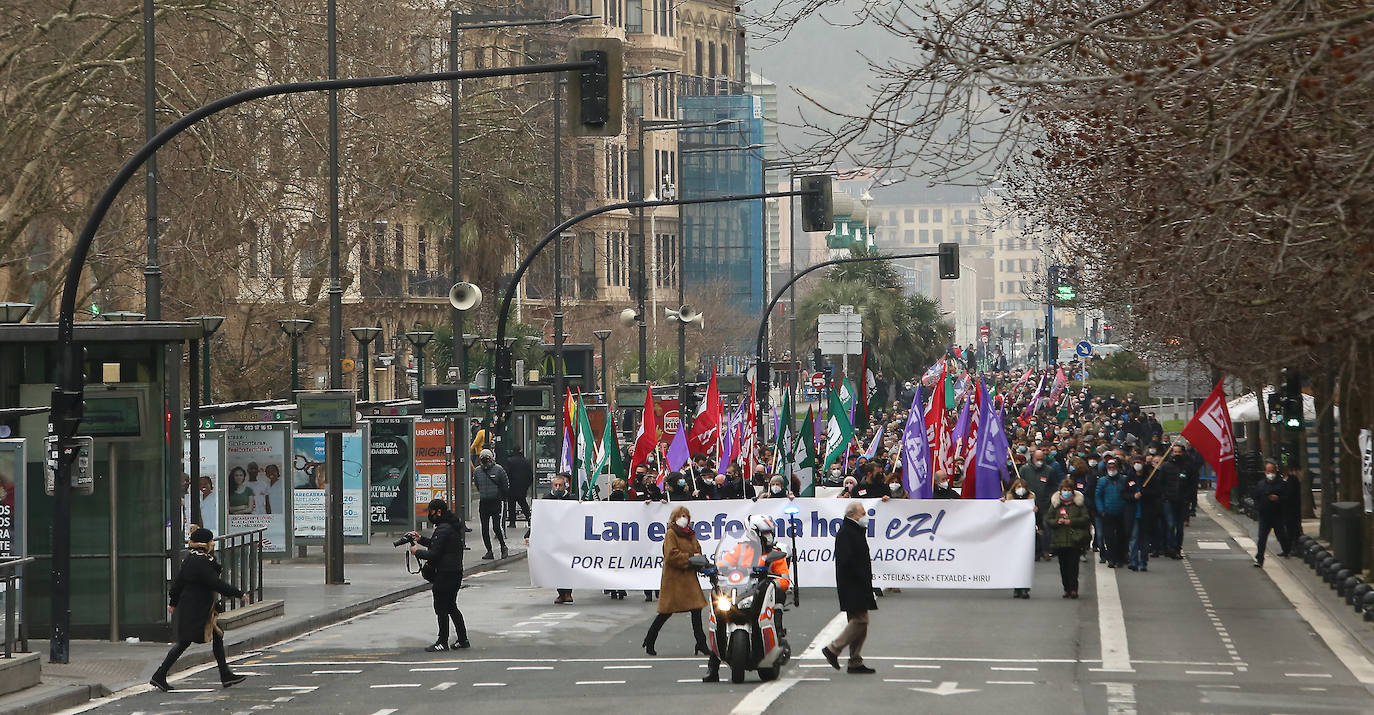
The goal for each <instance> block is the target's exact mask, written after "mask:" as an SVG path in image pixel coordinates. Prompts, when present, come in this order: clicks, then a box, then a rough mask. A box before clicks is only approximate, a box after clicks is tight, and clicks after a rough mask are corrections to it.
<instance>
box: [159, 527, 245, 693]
mask: <svg viewBox="0 0 1374 715" xmlns="http://www.w3.org/2000/svg"><path fill="white" fill-rule="evenodd" d="M214 542H215V535H214V534H213V533H212V532H211V531H210V530H209V529H204V528H197V529H196V530H195V531H192V532H191V537H190V539H189V540H188V541H187V545H186V546H187V549H188V550H187V552H186V558H184V559H182V561H181V567H180V568H178V569H177V576H176V578H175V579H174V580H173V581H172V588H171V590H170V592H169V594H168V599H167V601H168V603H169V604H170V605H169V606H168V610H170V611H171V612H172V638H173V639H174V640H175V644H174V645H172V649H171V650H169V651H167V657H166V658H165V659H164V660H163V661H162V665H160V666H158V669H157V672H155V673H153V677H152V679H150V680H149V681H148V684H149V685H152V686H153V687H155V688H157V689H159V690H161V691H163V692H169V691H171V690H172V686H171V685H169V684H168V683H167V674H168V673H169V672H171V670H172V665H173V664H175V663H176V662H177V658H180V657H181V654H182V653H184V652H186V649H187V648H189V647H191V644H192V643H204V642H205V641H207V640H208V641H210V644H211V645H210V648H211V649H212V650H213V651H214V653H215V662H216V663H217V664H218V665H219V681H220V683H221V684H222V685H223V686H224V687H226V688H227V687H229V686H231V685H235V684H238V683H242V682H243V681H244V680H245V677H244V676H242V675H238V674H237V673H234V672H233V671H231V670H229V664H228V663H227V662H225V658H224V631H222V630H220V628H219V626H218V625H216V624H215V616H216V615H217V614H218V613H219V610H218V604H217V602H218V601H219V597H220V596H223V597H225V598H243V591H240V590H239V589H238V588H237V587H235V586H234V585H233V584H230V583H226V582H225V581H223V580H222V579H220V577H219V574H220V572H221V571H222V570H224V567H223V566H221V565H220V564H219V562H217V561H215V557H214Z"/></svg>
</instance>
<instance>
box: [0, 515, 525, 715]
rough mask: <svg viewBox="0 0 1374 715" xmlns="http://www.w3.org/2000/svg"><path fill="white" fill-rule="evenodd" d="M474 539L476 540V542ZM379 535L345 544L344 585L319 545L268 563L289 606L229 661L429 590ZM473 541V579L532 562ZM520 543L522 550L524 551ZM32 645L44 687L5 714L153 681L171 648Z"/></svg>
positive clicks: (6, 704) (44, 709) (190, 655)
mask: <svg viewBox="0 0 1374 715" xmlns="http://www.w3.org/2000/svg"><path fill="white" fill-rule="evenodd" d="M520 533H523V531H522V530H520V528H519V527H517V528H516V529H508V530H507V535H508V536H509V535H510V534H517V535H518V534H520ZM473 536H477V539H476V540H475V543H474V539H473V538H472V537H473ZM372 538H373V540H372V543H371V544H367V545H350V546H346V547H344V578H345V579H346V580H347V583H346V584H343V585H340V586H327V585H325V584H324V556H323V555H322V554H321V553H320V547H318V546H312V547H310V553H309V555H308V556H307V557H305V558H303V559H283V560H281V561H280V562H278V563H272V562H266V563H264V564H263V583H264V585H265V588H264V590H263V598H264V599H265V600H266V601H272V600H279V601H282V602H283V604H284V613H283V615H281V616H277V617H275V618H270V619H267V620H264V621H260V622H257V623H250V624H246V625H244V626H242V627H239V628H235V629H233V630H228V631H225V634H224V640H225V648H226V650H227V651H228V653H229V656H230V657H233V656H234V655H236V654H241V653H245V652H249V651H252V650H256V649H259V648H263V647H265V646H267V645H270V644H272V643H275V642H277V641H281V640H285V639H287V638H291V637H293V636H297V635H300V634H302V633H306V632H308V631H312V630H315V629H317V628H321V627H323V626H327V625H330V624H333V623H338V622H339V621H343V620H346V619H348V618H352V617H353V616H356V615H359V614H362V613H366V612H368V611H371V610H373V609H376V608H378V607H380V606H384V605H386V604H388V603H394V602H396V601H399V600H401V599H403V598H406V597H408V596H411V595H414V594H417V593H422V592H424V591H427V590H428V589H429V584H428V583H426V582H425V581H423V580H422V579H421V578H420V577H419V576H418V575H410V574H407V573H406V569H405V566H406V564H405V551H404V550H403V549H401V548H393V547H392V546H391V540H392V538H391V536H390V535H389V534H387V533H378V534H374V535H373V537H372ZM467 543H468V545H469V546H470V547H471V550H470V551H467V552H466V553H465V558H464V562H463V565H464V567H465V569H464V571H465V573H467V574H473V573H478V572H481V571H487V570H491V569H493V568H498V567H501V566H502V565H504V564H507V563H510V562H511V561H515V560H517V559H522V558H524V557H525V548H524V544H523V542H522V541H521V540H520V539H519V538H515V539H512V541H511V546H512V548H511V556H510V558H509V559H497V560H494V561H482V560H481V557H482V553H483V550H482V540H481V536H480V535H479V534H477V533H476V532H474V533H472V534H469V535H468V540H467ZM516 544H519V545H520V546H519V547H518V548H517V547H516V546H515V545H516ZM412 563H413V561H412ZM29 648H30V650H32V651H33V652H35V653H38V654H40V656H41V657H42V668H43V670H42V683H41V684H40V685H37V686H35V687H32V688H28V689H25V690H21V691H19V692H16V693H11V694H9V695H5V696H0V715H9V714H11V713H25V714H30V713H32V714H40V713H53V712H58V711H60V710H64V709H66V708H71V707H76V706H78V705H80V704H82V703H84V702H86V701H88V700H91V699H93V698H98V697H103V696H105V695H108V694H109V693H112V692H117V691H119V690H123V689H124V688H128V687H130V686H134V685H141V684H144V683H147V682H148V678H149V677H151V676H152V674H153V671H154V670H155V669H156V668H157V666H158V664H160V663H161V662H162V658H163V657H164V656H165V655H166V654H167V648H168V644H166V643H127V642H121V643H111V642H109V641H84V640H83V641H73V642H72V643H71V662H70V663H68V664H65V665H64V664H57V663H49V662H48V658H47V656H48V642H47V641H46V640H30V641H29ZM213 660H214V656H213V655H212V654H211V653H210V648H209V646H192V647H191V649H190V650H188V651H187V652H186V654H185V655H183V656H182V657H181V659H180V660H178V661H177V666H176V670H177V671H180V670H182V669H184V668H189V667H192V666H195V665H199V664H202V663H208V662H211V661H213ZM174 672H176V671H174Z"/></svg>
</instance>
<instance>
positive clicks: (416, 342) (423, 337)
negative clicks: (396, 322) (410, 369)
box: [406, 330, 434, 397]
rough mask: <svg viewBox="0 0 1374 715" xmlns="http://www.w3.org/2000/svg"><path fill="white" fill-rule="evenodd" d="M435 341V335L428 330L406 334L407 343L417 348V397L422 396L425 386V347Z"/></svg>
mask: <svg viewBox="0 0 1374 715" xmlns="http://www.w3.org/2000/svg"><path fill="white" fill-rule="evenodd" d="M433 339H434V333H432V332H430V331H428V330H412V331H410V332H408V333H406V341H407V342H409V343H410V345H411V346H412V347H414V348H415V390H416V394H415V396H416V397H419V396H420V394H419V390H420V388H422V387H424V386H425V346H426V345H428V344H429V341H431V340H433Z"/></svg>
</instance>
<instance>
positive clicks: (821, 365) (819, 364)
mask: <svg viewBox="0 0 1374 715" xmlns="http://www.w3.org/2000/svg"><path fill="white" fill-rule="evenodd" d="M811 361H812V363H813V364H814V365H815V366H816V372H820V371H821V370H824V369H825V356H824V355H822V354H821V349H820V348H816V352H814V353H812V354H811Z"/></svg>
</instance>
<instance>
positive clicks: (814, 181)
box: [801, 176, 835, 232]
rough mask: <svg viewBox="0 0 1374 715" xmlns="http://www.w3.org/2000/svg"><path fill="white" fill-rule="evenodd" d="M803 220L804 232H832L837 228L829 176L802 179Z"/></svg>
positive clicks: (804, 177)
mask: <svg viewBox="0 0 1374 715" xmlns="http://www.w3.org/2000/svg"><path fill="white" fill-rule="evenodd" d="M801 190H802V191H804V192H806V193H803V194H802V197H801V220H802V230H803V231H827V232H828V231H830V230H831V229H833V228H835V216H834V212H833V210H832V208H831V204H830V195H831V191H832V189H831V180H830V177H829V176H803V177H801Z"/></svg>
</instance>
